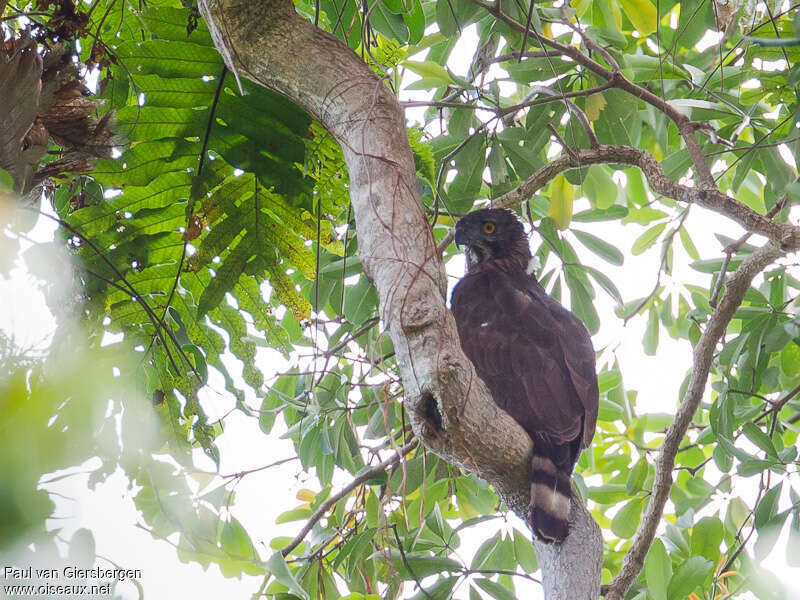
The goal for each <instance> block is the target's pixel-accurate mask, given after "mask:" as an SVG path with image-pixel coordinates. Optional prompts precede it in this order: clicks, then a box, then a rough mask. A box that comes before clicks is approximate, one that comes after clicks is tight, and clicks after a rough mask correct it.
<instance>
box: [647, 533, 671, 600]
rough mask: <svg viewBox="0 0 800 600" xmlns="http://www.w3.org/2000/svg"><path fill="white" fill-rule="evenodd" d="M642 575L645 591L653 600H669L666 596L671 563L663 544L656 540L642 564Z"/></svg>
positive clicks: (669, 597)
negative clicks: (646, 590)
mask: <svg viewBox="0 0 800 600" xmlns="http://www.w3.org/2000/svg"><path fill="white" fill-rule="evenodd" d="M644 575H645V580H646V581H647V589H648V591H649V592H650V595H651V596H652V597H653V600H670V599H671V598H672V596H667V586H668V585H669V582H670V580H671V579H672V562H671V561H670V559H669V556H667V551H666V549H665V548H664V543H663V542H662V541H661V539H659V538H656V539H655V540H653V544H652V545H651V546H650V550H649V551H648V553H647V558H646V559H645V563H644Z"/></svg>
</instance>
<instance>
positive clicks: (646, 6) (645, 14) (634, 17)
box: [620, 0, 657, 35]
mask: <svg viewBox="0 0 800 600" xmlns="http://www.w3.org/2000/svg"><path fill="white" fill-rule="evenodd" d="M620 4H621V5H622V10H623V11H625V15H626V16H627V17H628V18H629V19H630V21H631V23H633V26H634V27H636V29H638V30H639V31H640V32H641V33H643V34H644V35H649V34H651V33H653V32H654V31H655V30H656V25H657V15H656V7H655V6H653V3H652V2H650V0H620Z"/></svg>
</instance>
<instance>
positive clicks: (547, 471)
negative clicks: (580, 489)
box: [528, 454, 572, 543]
mask: <svg viewBox="0 0 800 600" xmlns="http://www.w3.org/2000/svg"><path fill="white" fill-rule="evenodd" d="M531 467H532V468H531V507H530V512H529V513H528V520H529V521H530V524H531V531H533V535H534V536H536V539H538V540H539V541H541V542H545V543H551V542H560V541H562V540H563V539H564V538H565V537H567V533H568V532H569V510H570V504H569V503H570V500H569V498H570V490H571V489H572V484H571V482H570V475H569V471H566V470H564V469H559V468H558V466H557V465H556V464H555V463H554V462H553V461H552V460H551V459H550V458H548V457H546V456H538V455H536V454H534V455H533V458H532V459H531Z"/></svg>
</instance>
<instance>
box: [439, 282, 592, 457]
mask: <svg viewBox="0 0 800 600" xmlns="http://www.w3.org/2000/svg"><path fill="white" fill-rule="evenodd" d="M452 307H453V313H454V315H455V317H456V322H457V324H458V333H459V336H460V338H461V344H462V347H463V350H464V353H465V354H466V355H467V356H468V357H469V359H470V360H471V361H472V363H473V364H474V365H475V369H476V371H477V373H478V376H479V377H480V378H481V379H483V380H484V381H485V382H486V384H487V385H488V387H489V389H490V390H491V392H492V397H493V398H494V400H495V402H497V403H498V404H499V405H500V406H501V408H503V409H504V410H505V411H506V412H508V413H509V414H511V416H513V417H514V419H515V420H516V421H517V422H518V423H520V425H522V426H523V427H524V428H525V429H526V431H528V433H529V434H530V435H531V437H532V438H533V439H534V442H535V441H536V439H537V437H542V436H544V437H545V438H546V439H547V442H548V443H549V444H554V445H561V444H569V446H570V447H574V452H570V454H573V459H572V460H573V461H574V457H576V456H577V451H578V448H577V446H581V447H585V446H586V445H587V444H588V442H589V441H590V440H591V438H592V434H593V433H594V426H595V422H596V419H597V377H596V375H595V370H594V350H593V349H592V345H591V340H590V339H589V334H588V332H587V331H586V328H585V327H584V326H583V324H582V323H581V322H580V320H578V319H577V318H576V317H575V316H574V315H572V314H571V313H570V312H569V311H567V310H566V309H565V308H563V307H562V306H561V305H560V304H559V303H558V302H557V301H555V300H553V299H552V298H551V297H550V296H548V295H547V294H546V293H545V291H544V290H543V289H542V288H541V286H539V284H538V283H536V281H535V280H533V279H532V278H527V277H526V278H524V280H523V281H515V280H514V279H513V278H512V277H511V276H510V275H508V274H507V273H505V272H503V271H501V270H499V269H484V270H482V271H481V272H480V273H477V274H475V275H471V274H470V275H468V276H467V277H465V278H464V279H462V281H461V282H460V283H459V284H458V285H457V286H456V289H455V290H454V291H453V298H452ZM559 462H560V461H559Z"/></svg>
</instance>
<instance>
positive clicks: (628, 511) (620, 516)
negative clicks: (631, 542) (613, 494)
mask: <svg viewBox="0 0 800 600" xmlns="http://www.w3.org/2000/svg"><path fill="white" fill-rule="evenodd" d="M626 492H627V490H626ZM643 508H644V498H633V499H632V500H630V501H629V502H628V503H626V504H625V505H624V506H623V507H622V508H621V509H620V510H619V512H617V514H616V515H614V518H613V519H612V520H611V531H613V532H614V535H616V536H617V537H620V538H622V539H628V538H631V537H633V534H634V533H636V530H637V529H638V527H639V521H641V519H642V509H643Z"/></svg>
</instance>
